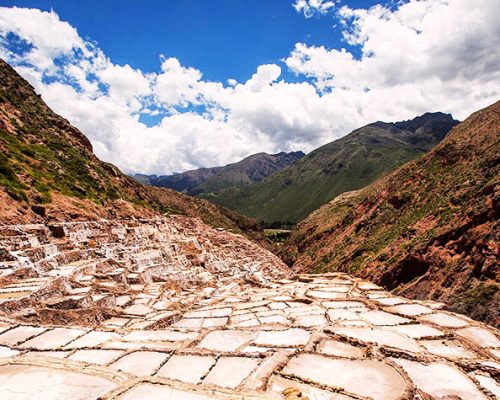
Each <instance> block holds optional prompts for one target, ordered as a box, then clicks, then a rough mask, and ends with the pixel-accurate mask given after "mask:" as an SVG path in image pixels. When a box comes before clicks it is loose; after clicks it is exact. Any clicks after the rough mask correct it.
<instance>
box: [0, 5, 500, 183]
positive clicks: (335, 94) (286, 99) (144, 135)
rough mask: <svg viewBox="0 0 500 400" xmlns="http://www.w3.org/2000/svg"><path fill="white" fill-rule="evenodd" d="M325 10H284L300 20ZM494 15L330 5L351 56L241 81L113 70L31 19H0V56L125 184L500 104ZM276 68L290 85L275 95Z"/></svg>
mask: <svg viewBox="0 0 500 400" xmlns="http://www.w3.org/2000/svg"><path fill="white" fill-rule="evenodd" d="M333 5H334V2H330V1H326V2H325V1H319V0H315V1H313V0H310V1H295V3H294V6H295V8H296V9H297V10H298V11H300V12H304V14H306V13H309V12H312V11H311V8H310V7H313V8H314V9H315V10H316V11H314V12H318V13H324V12H326V11H325V10H327V11H332V10H333ZM306 6H307V7H309V8H308V9H307V10H309V11H307V10H306V8H307V7H306ZM499 7H500V4H499V3H498V2H491V1H488V0H476V1H475V2H473V3H472V2H467V1H466V0H449V1H442V0H421V1H409V2H407V3H405V4H402V5H399V6H397V7H395V8H391V9H389V8H386V7H384V6H380V5H378V6H375V7H372V8H370V9H352V8H349V7H345V6H344V7H342V8H340V9H339V10H335V13H336V14H335V15H336V18H338V19H339V22H340V25H341V26H343V36H344V40H345V42H346V45H345V46H346V47H347V48H348V49H352V48H353V47H355V48H357V49H358V50H359V52H357V53H356V54H361V55H360V56H355V55H354V54H353V53H352V52H351V51H349V50H348V49H342V48H327V47H324V46H311V45H306V44H303V43H297V44H296V45H295V47H294V48H293V49H291V52H290V54H289V55H288V56H287V57H286V59H285V62H284V64H283V63H280V62H279V61H277V62H276V63H275V64H265V65H260V66H257V67H256V71H255V73H254V74H253V75H252V76H251V77H250V78H249V79H248V80H246V81H243V82H238V81H236V80H235V79H232V78H228V79H227V81H226V82H211V81H208V80H206V79H204V78H203V74H202V71H199V70H198V69H196V68H193V67H191V66H185V65H182V63H181V62H180V60H178V59H176V58H172V57H168V56H161V57H160V59H159V65H158V70H157V71H141V70H139V69H135V68H133V67H131V66H129V65H118V64H115V63H113V62H112V60H110V59H109V58H108V57H107V56H106V55H105V54H104V53H103V52H102V51H101V50H100V49H99V47H98V46H97V44H95V43H93V42H90V41H88V40H84V39H82V38H81V37H80V35H79V34H78V32H77V30H76V29H75V28H73V27H72V26H71V25H70V24H68V23H67V22H65V21H61V20H60V18H59V16H58V15H57V14H56V13H55V12H42V11H40V10H36V9H23V8H15V7H14V8H0V56H1V57H2V58H4V59H6V61H8V62H10V63H11V64H12V65H14V67H15V68H16V69H17V71H18V72H19V73H20V74H21V75H22V76H24V77H25V78H26V79H27V80H28V81H29V82H30V83H31V84H32V85H34V87H35V89H36V90H37V92H38V93H40V94H41V95H42V97H43V99H44V100H45V101H46V102H47V103H48V104H49V106H51V107H52V108H53V109H54V110H55V111H56V112H58V113H60V114H61V115H63V116H64V117H66V118H68V119H69V120H70V121H71V122H72V123H73V124H74V125H76V126H77V127H78V128H80V129H81V130H82V131H83V132H84V133H85V134H86V135H87V136H88V137H89V139H90V140H91V142H92V144H93V146H94V149H95V152H96V154H97V155H98V156H99V157H100V158H102V159H104V160H106V161H109V162H112V163H114V164H116V165H118V166H119V167H120V168H122V169H123V170H124V171H125V172H129V173H131V172H143V173H157V174H167V173H171V172H175V171H183V170H187V169H192V168H197V167H201V166H215V165H223V164H227V163H229V162H235V161H237V160H239V159H241V158H243V157H245V156H248V155H250V154H252V153H256V152H260V151H267V152H277V151H283V150H284V151H289V150H298V149H301V150H305V151H310V150H312V149H313V148H315V147H318V146H319V145H322V144H324V143H327V142H329V141H331V140H334V139H336V138H339V137H341V136H343V135H345V134H347V133H348V132H349V131H351V130H353V129H355V128H357V127H359V126H361V125H363V124H366V123H369V122H372V121H375V120H386V121H394V120H401V119H406V118H412V117H414V116H415V115H417V114H421V113H423V112H426V111H436V110H440V111H444V112H451V113H453V114H454V116H455V117H458V118H465V117H466V116H467V115H468V114H469V113H470V112H472V111H475V110H477V109H478V108H481V107H483V106H486V105H488V104H490V103H492V102H494V101H496V100H497V99H498V97H499V94H500V72H499V71H500V68H499V67H500V65H499V62H500V28H499V26H498V24H496V21H495V16H496V15H498V14H499V12H500V9H499ZM306 16H307V15H306ZM457 21H460V24H458V23H457ZM14 40H15V41H17V42H20V43H21V44H22V46H20V47H19V46H17V48H14V47H16V46H12V45H11V44H12V43H11V42H12V41H14ZM284 68H288V70H289V71H291V72H293V73H295V74H297V76H298V77H299V79H298V82H297V80H295V81H294V82H293V83H292V82H287V81H286V80H285V79H284V78H283V69H284Z"/></svg>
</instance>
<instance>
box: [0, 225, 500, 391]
mask: <svg viewBox="0 0 500 400" xmlns="http://www.w3.org/2000/svg"><path fill="white" fill-rule="evenodd" d="M0 245H2V246H3V247H4V250H5V252H4V255H5V256H8V257H9V258H10V259H11V261H9V262H2V261H0V275H2V279H1V280H0V398H2V399H9V400H18V399H30V398H33V399H37V400H42V399H47V400H49V399H50V400H68V399H76V398H77V399H81V400H97V399H102V400H111V399H116V400H118V399H119V400H143V399H170V400H174V399H177V400H181V399H186V400H187V399H189V400H252V399H254V400H257V399H261V400H264V399H268V400H271V399H274V400H305V398H309V399H310V400H313V399H318V400H368V399H373V400H409V399H425V400H433V399H435V400H438V399H445V398H446V399H467V400H493V399H495V398H498V396H499V394H500V386H499V385H498V383H497V380H498V373H499V365H498V362H497V360H498V356H499V355H500V340H499V332H498V331H497V330H496V329H494V328H492V327H488V326H486V325H485V324H482V323H479V322H477V321H473V320H471V319H470V318H467V317H464V316H460V315H456V314H453V313H450V312H446V311H443V310H442V307H443V304H440V303H436V302H434V301H409V300H406V299H404V298H401V297H397V296H394V295H393V294H390V293H388V292H386V291H385V290H383V289H382V288H381V287H379V286H377V285H374V284H372V283H370V282H367V281H364V280H362V279H357V278H352V277H350V276H348V275H347V274H342V273H334V274H324V275H321V276H314V275H312V276H311V275H301V276H292V275H291V274H290V270H289V269H288V268H287V267H286V266H284V265H283V264H282V263H281V262H280V261H279V259H277V258H276V257H274V256H272V255H271V254H270V253H263V252H262V249H259V247H258V246H257V245H255V244H252V243H250V242H249V241H247V240H244V239H242V238H241V237H240V236H237V235H232V234H229V233H227V232H219V231H217V230H215V229H207V228H206V227H205V226H204V225H203V224H202V223H201V222H199V221H198V222H196V221H194V220H189V219H188V218H185V217H179V216H174V217H170V218H164V219H154V220H135V221H130V220H129V221H118V220H115V221H102V222H96V221H94V222H86V223H85V222H82V223H63V224H53V225H49V226H47V225H28V226H21V225H16V226H0Z"/></svg>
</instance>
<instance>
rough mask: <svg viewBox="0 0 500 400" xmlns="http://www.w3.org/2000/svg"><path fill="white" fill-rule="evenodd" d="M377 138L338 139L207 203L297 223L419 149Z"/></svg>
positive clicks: (265, 218) (373, 131) (376, 131)
mask: <svg viewBox="0 0 500 400" xmlns="http://www.w3.org/2000/svg"><path fill="white" fill-rule="evenodd" d="M364 132H365V133H366V134H367V135H371V134H374V135H380V137H381V140H380V142H371V141H368V140H365V138H364V137H363V136H361V137H359V138H358V139H356V140H351V139H347V138H344V139H341V140H339V141H335V142H332V143H330V144H327V145H325V146H323V147H320V148H319V149H317V150H315V151H313V152H312V153H310V154H308V155H307V156H305V157H303V158H301V159H300V160H298V161H297V162H295V163H294V164H292V165H291V166H289V167H287V168H285V169H284V170H282V171H280V172H278V173H277V174H274V175H272V176H270V177H268V178H267V179H264V180H263V181H261V182H259V183H257V184H253V185H251V186H249V187H247V188H245V189H242V190H231V191H225V192H222V193H221V194H220V195H218V196H216V197H214V198H211V200H212V201H214V202H216V203H218V204H221V205H223V206H225V207H228V208H231V209H234V210H236V211H238V212H240V213H242V214H245V215H249V216H251V217H254V218H256V219H258V220H262V221H265V222H275V221H280V222H283V223H286V222H292V223H295V222H298V221H300V220H301V219H303V218H305V217H306V216H307V215H308V214H309V213H310V212H312V211H313V210H315V209H317V208H318V207H320V206H321V205H323V204H325V203H327V202H328V201H330V200H331V199H332V198H334V197H336V196H337V195H339V194H341V193H343V192H346V191H350V190H356V189H359V188H362V187H364V186H366V185H368V184H370V183H371V182H373V181H374V180H375V179H377V178H378V177H380V176H381V175H384V174H386V173H388V172H390V171H392V170H394V169H395V168H397V167H398V166H400V165H402V164H404V163H405V162H407V161H409V160H412V159H414V158H416V157H418V156H419V155H421V154H423V153H424V150H423V149H422V148H420V147H418V146H412V145H409V144H408V143H406V142H402V141H400V140H396V139H395V138H393V137H390V136H389V137H387V136H386V135H384V132H381V130H380V129H375V128H374V129H367V128H365V129H364Z"/></svg>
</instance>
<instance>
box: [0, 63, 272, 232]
mask: <svg viewBox="0 0 500 400" xmlns="http://www.w3.org/2000/svg"><path fill="white" fill-rule="evenodd" d="M0 202H1V204H2V207H1V209H0V223H23V222H24V223H27V222H41V221H44V220H78V219H79V220H87V219H96V218H102V217H106V218H116V217H120V218H124V217H132V216H136V217H151V216H153V215H158V214H159V213H174V214H183V215H189V216H197V217H200V218H201V219H202V220H203V221H204V222H206V223H207V224H209V225H212V226H215V227H222V228H226V229H231V230H233V231H235V232H242V231H245V232H246V233H248V234H249V235H250V236H252V237H254V238H257V239H258V240H263V238H264V236H263V234H262V232H260V230H259V228H258V226H257V225H256V223H255V221H253V220H252V219H250V218H246V217H242V216H239V215H237V214H236V213H234V212H232V211H230V210H227V209H224V208H222V207H217V206H214V205H213V204H211V203H209V202H207V201H205V200H201V199H195V198H191V197H188V196H185V195H182V194H180V193H177V192H175V191H173V190H168V189H158V188H150V187H145V186H143V185H141V184H139V183H138V182H137V181H135V180H134V179H132V178H130V177H128V176H127V175H125V174H123V173H121V172H120V171H119V170H118V168H116V167H115V166H113V165H111V164H108V163H105V162H102V161H100V160H99V159H98V158H97V157H96V156H95V155H94V153H93V152H92V145H91V144H90V142H89V140H88V139H87V138H86V137H85V136H84V135H83V134H82V133H81V132H80V131H79V130H78V129H76V128H75V127H73V126H71V125H70V123H69V122H68V121H67V120H65V119H64V118H62V117H60V116H59V115H57V114H55V113H54V112H53V111H52V110H51V109H50V108H49V107H47V105H46V104H45V103H44V102H43V101H42V100H41V99H40V97H39V96H38V95H37V94H36V93H35V91H34V90H33V88H32V87H31V85H30V84H29V83H28V82H26V81H25V80H24V79H23V78H21V77H20V76H19V75H18V74H17V73H16V72H15V71H14V69H12V68H11V67H10V66H9V65H8V64H7V63H5V62H4V61H2V60H0Z"/></svg>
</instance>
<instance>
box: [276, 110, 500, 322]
mask: <svg viewBox="0 0 500 400" xmlns="http://www.w3.org/2000/svg"><path fill="white" fill-rule="evenodd" d="M499 199H500V102H499V103H496V104H494V105H492V106H490V107H488V108H487V109H485V110H482V111H480V112H477V113H475V114H473V115H472V116H471V117H469V118H468V119H467V120H466V121H464V122H463V123H461V124H460V125H458V126H457V127H455V128H454V129H453V130H452V131H451V132H450V134H449V135H448V136H447V137H446V138H445V140H444V141H443V142H442V143H441V144H439V145H438V146H437V147H436V148H435V149H434V150H432V151H431V152H430V153H428V154H427V155H425V156H423V157H422V158H420V159H418V160H417V161H413V162H410V163H408V164H406V165H405V166H403V167H401V168H400V169H398V170H397V171H395V172H394V173H392V174H390V175H389V176H387V177H385V178H382V179H381V180H379V181H377V182H376V183H374V184H373V185H371V186H369V187H367V188H366V189H363V190H360V191H358V192H351V193H347V194H344V195H342V196H340V197H338V198H336V199H335V200H333V201H332V202H330V203H329V204H326V205H324V206H323V207H321V208H320V209H319V210H317V211H316V212H314V213H313V214H311V215H310V216H309V217H308V218H307V219H306V220H304V221H303V222H302V223H301V224H300V225H299V226H298V228H297V229H296V230H295V231H294V232H293V234H292V236H291V239H290V241H289V243H288V244H287V246H285V248H284V249H283V255H284V258H286V259H288V262H289V263H294V266H295V268H297V269H300V270H308V271H315V272H322V271H332V270H343V271H347V272H350V273H353V274H357V275H360V276H363V277H366V278H369V279H372V280H375V281H376V282H378V283H381V284H383V285H384V286H386V287H387V288H389V289H395V290H396V291H397V292H399V293H402V294H405V295H408V296H411V297H414V298H433V299H436V300H440V301H445V302H447V303H448V304H449V306H450V307H451V308H452V309H453V310H455V311H459V312H465V313H467V314H469V315H471V316H473V317H476V318H479V319H483V320H485V321H488V322H490V323H492V324H498V322H499V320H498V318H499V315H498V313H499V310H500V308H499V307H498V306H499V293H498V282H499V281H500V270H499V257H500V254H499V248H498V242H499V239H500V223H499V215H500V201H499Z"/></svg>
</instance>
